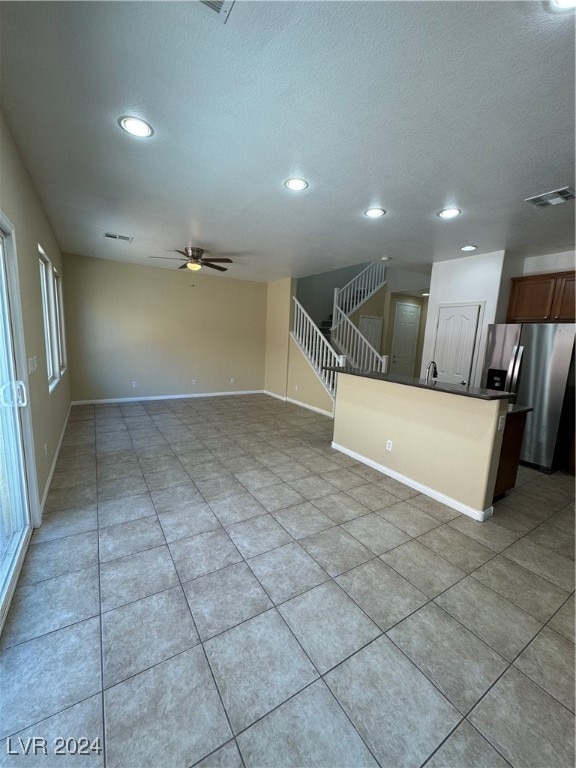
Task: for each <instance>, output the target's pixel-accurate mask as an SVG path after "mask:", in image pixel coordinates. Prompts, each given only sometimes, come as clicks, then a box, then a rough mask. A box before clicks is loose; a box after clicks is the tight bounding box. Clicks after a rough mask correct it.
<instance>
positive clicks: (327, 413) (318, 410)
mask: <svg viewBox="0 0 576 768" xmlns="http://www.w3.org/2000/svg"><path fill="white" fill-rule="evenodd" d="M285 400H286V402H288V403H292V404H293V405H299V406H300V407H301V408H308V410H309V411H314V412H315V413H321V414H322V416H329V417H330V418H331V419H333V418H334V412H333V411H324V410H323V409H322V408H316V406H315V405H308V403H302V402H300V400H293V399H292V398H291V397H286V398H285Z"/></svg>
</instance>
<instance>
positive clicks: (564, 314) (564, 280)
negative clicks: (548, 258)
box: [552, 275, 576, 323]
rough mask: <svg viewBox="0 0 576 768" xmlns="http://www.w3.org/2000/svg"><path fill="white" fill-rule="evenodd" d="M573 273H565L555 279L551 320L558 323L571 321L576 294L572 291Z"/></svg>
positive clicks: (572, 320)
mask: <svg viewBox="0 0 576 768" xmlns="http://www.w3.org/2000/svg"><path fill="white" fill-rule="evenodd" d="M574 283H575V276H574V275H565V276H564V277H559V278H558V279H557V280H556V290H555V291H554V299H553V300H552V320H557V321H558V322H559V323H573V322H574V315H575V314H576V312H575V311H574V307H575V302H576V294H575V292H574Z"/></svg>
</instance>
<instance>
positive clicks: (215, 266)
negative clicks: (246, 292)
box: [202, 261, 228, 272]
mask: <svg viewBox="0 0 576 768" xmlns="http://www.w3.org/2000/svg"><path fill="white" fill-rule="evenodd" d="M202 263H203V265H204V266H205V267H210V268H211V269H217V270H218V272H228V270H227V269H226V267H219V266H218V265H217V264H210V262H209V261H203V262H202Z"/></svg>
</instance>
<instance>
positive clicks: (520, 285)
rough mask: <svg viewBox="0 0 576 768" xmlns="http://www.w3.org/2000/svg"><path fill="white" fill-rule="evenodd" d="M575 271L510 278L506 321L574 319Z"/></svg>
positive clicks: (535, 321) (533, 321) (537, 321)
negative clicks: (510, 287)
mask: <svg viewBox="0 0 576 768" xmlns="http://www.w3.org/2000/svg"><path fill="white" fill-rule="evenodd" d="M574 299H575V294H574V272H556V273H553V274H547V275H529V276H528V277H513V278H512V289H511V291H510V301H509V303H508V315H507V318H506V319H507V321H508V322H509V323H545V322H574V321H575V314H576V313H575V307H574Z"/></svg>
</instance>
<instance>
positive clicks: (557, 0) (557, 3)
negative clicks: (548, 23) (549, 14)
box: [552, 0, 576, 11]
mask: <svg viewBox="0 0 576 768" xmlns="http://www.w3.org/2000/svg"><path fill="white" fill-rule="evenodd" d="M552 6H553V7H554V8H557V9H558V10H559V11H569V10H571V9H573V8H576V0H552Z"/></svg>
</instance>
